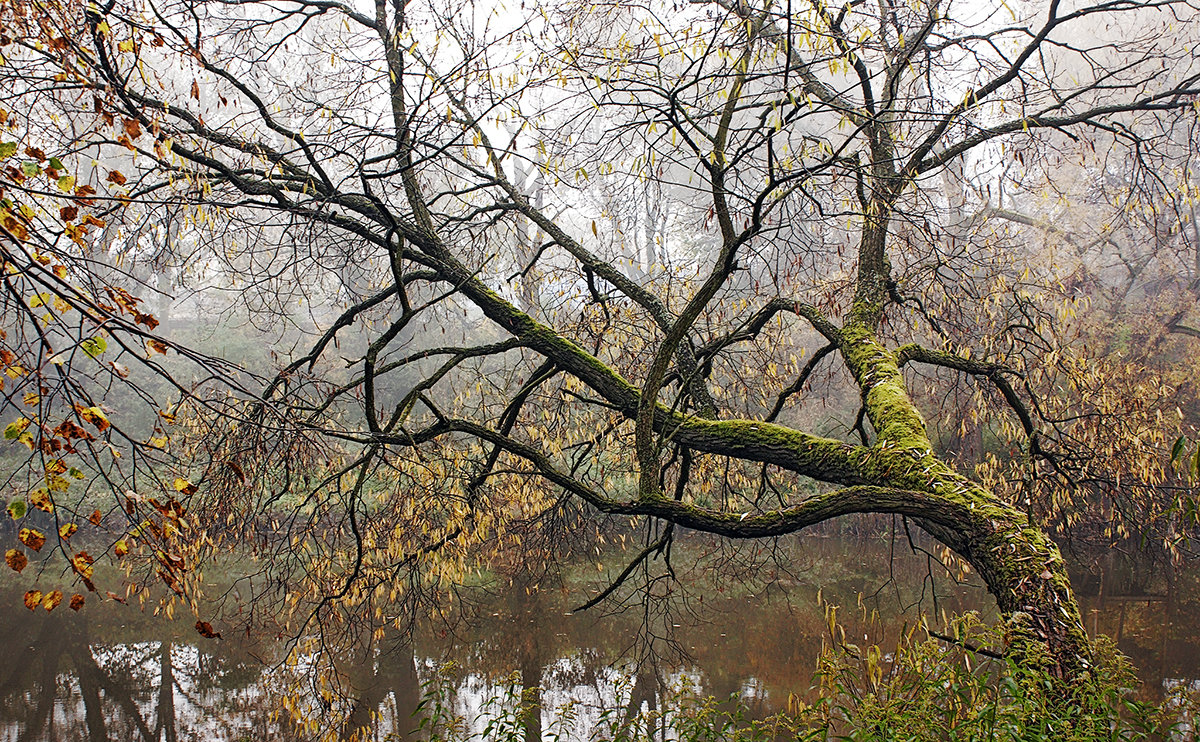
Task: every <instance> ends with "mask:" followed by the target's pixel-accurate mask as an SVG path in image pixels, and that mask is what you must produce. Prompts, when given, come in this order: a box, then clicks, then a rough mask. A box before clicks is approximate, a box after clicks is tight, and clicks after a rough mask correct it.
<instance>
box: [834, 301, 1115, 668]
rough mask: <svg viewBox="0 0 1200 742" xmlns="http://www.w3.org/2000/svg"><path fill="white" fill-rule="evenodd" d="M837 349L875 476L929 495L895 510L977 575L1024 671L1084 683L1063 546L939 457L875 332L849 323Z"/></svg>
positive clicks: (1086, 658) (1082, 650) (1084, 649)
mask: <svg viewBox="0 0 1200 742" xmlns="http://www.w3.org/2000/svg"><path fill="white" fill-rule="evenodd" d="M841 350H842V355H843V357H844V358H845V359H846V362H847V365H848V366H849V367H850V369H851V371H852V372H853V374H854V377H855V380H856V381H857V382H858V385H859V387H860V388H861V390H862V397H863V404H864V406H865V408H866V410H867V414H868V416H869V418H870V420H871V423H872V426H873V427H874V428H875V431H876V434H877V436H878V438H879V440H878V441H877V443H876V444H875V446H873V447H872V450H873V460H872V462H871V463H870V464H869V473H870V474H872V475H873V476H872V478H874V479H875V480H876V481H879V482H881V483H882V482H886V484H887V485H888V486H891V487H899V488H902V489H904V490H907V491H909V492H913V493H924V497H921V498H917V500H918V501H917V502H914V503H911V504H910V505H909V506H906V507H903V508H895V509H892V512H897V511H904V512H906V513H907V514H910V515H912V516H913V517H914V518H915V520H916V521H917V522H918V523H919V525H920V526H921V527H922V528H923V529H924V530H925V531H927V532H928V533H930V534H931V535H933V536H934V537H935V538H937V539H938V540H939V541H941V542H942V543H943V544H945V545H946V546H948V547H950V548H951V549H953V550H954V551H956V552H957V553H958V554H960V555H961V556H962V557H963V558H965V559H966V560H967V561H968V562H969V563H970V564H971V566H972V567H974V568H975V569H976V570H977V571H978V572H979V574H980V576H981V577H982V578H983V580H984V582H985V583H986V584H987V586H988V589H989V591H990V592H991V593H992V595H993V596H994V597H995V599H996V602H997V604H998V606H999V608H1000V613H1001V615H1002V616H1003V619H1004V622H1005V625H1006V629H1007V635H1008V640H1009V648H1010V652H1011V653H1012V655H1013V656H1014V657H1015V658H1016V659H1017V661H1018V662H1019V663H1021V665H1022V666H1025V667H1029V668H1031V669H1041V670H1044V671H1046V672H1048V673H1050V674H1051V675H1053V676H1055V677H1057V678H1060V679H1063V680H1074V679H1080V678H1082V677H1084V676H1085V675H1086V674H1087V672H1088V670H1089V668H1090V667H1091V663H1092V650H1091V643H1090V641H1089V639H1088V636H1087V632H1086V631H1085V629H1084V627H1083V621H1082V619H1081V617H1080V613H1079V606H1078V604H1077V603H1076V601H1075V596H1074V594H1073V593H1072V591H1071V584H1070V579H1069V578H1068V576H1067V569H1066V563H1065V562H1064V560H1063V558H1062V554H1061V553H1060V552H1059V549H1058V546H1057V545H1055V543H1054V542H1053V541H1052V540H1051V539H1050V537H1049V536H1047V535H1046V534H1045V533H1044V532H1043V531H1041V530H1040V529H1039V528H1037V527H1036V526H1034V525H1032V524H1031V523H1030V522H1029V519H1028V517H1027V516H1026V515H1025V514H1024V513H1023V512H1021V511H1020V510H1019V509H1017V508H1016V507H1014V506H1013V505H1011V504H1009V503H1006V502H1004V501H1003V500H1001V499H1000V498H998V497H997V496H996V495H995V494H994V493H992V492H991V491H989V490H988V489H987V488H985V487H983V486H981V485H979V484H978V483H977V482H974V481H972V480H970V479H968V478H966V477H964V476H962V475H961V474H959V473H958V472H956V471H954V469H953V468H952V467H950V466H949V465H948V464H947V463H946V462H944V461H942V460H941V459H939V458H938V457H937V456H935V455H934V453H933V451H932V446H931V443H930V441H929V437H928V435H927V433H926V429H925V423H924V420H922V418H921V415H920V413H919V412H918V411H917V409H916V406H915V405H914V404H913V402H912V399H911V398H910V397H909V395H908V392H907V389H906V387H905V385H904V380H903V377H902V375H901V373H900V369H899V366H898V364H897V360H896V355H895V354H894V353H892V352H891V351H889V350H888V349H886V348H885V347H884V346H883V345H882V344H881V343H880V342H879V341H878V340H877V338H876V336H875V333H874V332H873V331H871V330H869V329H868V328H867V327H865V326H863V325H862V324H855V323H853V322H851V323H849V324H847V326H846V327H845V328H844V329H843V330H842V343H841ZM925 498H927V502H921V501H920V500H924V499H925Z"/></svg>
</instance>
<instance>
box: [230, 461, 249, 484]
mask: <svg viewBox="0 0 1200 742" xmlns="http://www.w3.org/2000/svg"><path fill="white" fill-rule="evenodd" d="M225 465H226V466H228V467H229V468H230V470H231V471H233V473H234V475H235V476H237V478H238V482H239V483H240V484H245V483H246V472H245V471H244V470H243V469H242V467H241V466H239V465H238V462H236V461H226V462H225Z"/></svg>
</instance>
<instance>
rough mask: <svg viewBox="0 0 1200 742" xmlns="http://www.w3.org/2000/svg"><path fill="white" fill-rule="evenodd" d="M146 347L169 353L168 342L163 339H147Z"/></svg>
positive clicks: (164, 353) (156, 351)
mask: <svg viewBox="0 0 1200 742" xmlns="http://www.w3.org/2000/svg"><path fill="white" fill-rule="evenodd" d="M146 347H147V348H149V349H150V350H152V351H154V352H155V353H162V354H163V355H166V354H167V344H166V343H164V342H163V341H161V340H154V339H150V340H147V341H146Z"/></svg>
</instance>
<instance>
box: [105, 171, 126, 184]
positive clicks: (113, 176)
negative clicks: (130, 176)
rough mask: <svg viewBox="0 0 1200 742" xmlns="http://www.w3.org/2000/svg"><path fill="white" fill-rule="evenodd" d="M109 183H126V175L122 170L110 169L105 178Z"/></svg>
mask: <svg viewBox="0 0 1200 742" xmlns="http://www.w3.org/2000/svg"><path fill="white" fill-rule="evenodd" d="M105 180H107V181H108V182H109V183H116V184H117V185H125V175H124V173H122V172H121V171H120V170H109V171H108V176H107V177H106V178H105Z"/></svg>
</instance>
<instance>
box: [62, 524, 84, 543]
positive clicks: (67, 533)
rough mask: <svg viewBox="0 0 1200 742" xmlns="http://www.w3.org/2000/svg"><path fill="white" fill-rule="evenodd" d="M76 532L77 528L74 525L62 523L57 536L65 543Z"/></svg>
mask: <svg viewBox="0 0 1200 742" xmlns="http://www.w3.org/2000/svg"><path fill="white" fill-rule="evenodd" d="M78 530H79V526H77V525H75V524H74V523H63V524H62V525H61V526H59V527H58V536H59V538H61V539H62V540H63V541H67V540H69V539H70V538H71V537H72V536H74V535H75V532H76V531H78Z"/></svg>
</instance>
